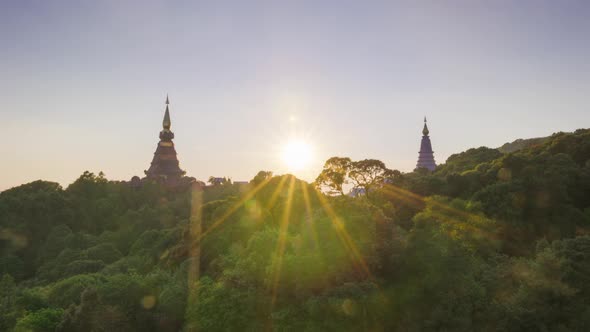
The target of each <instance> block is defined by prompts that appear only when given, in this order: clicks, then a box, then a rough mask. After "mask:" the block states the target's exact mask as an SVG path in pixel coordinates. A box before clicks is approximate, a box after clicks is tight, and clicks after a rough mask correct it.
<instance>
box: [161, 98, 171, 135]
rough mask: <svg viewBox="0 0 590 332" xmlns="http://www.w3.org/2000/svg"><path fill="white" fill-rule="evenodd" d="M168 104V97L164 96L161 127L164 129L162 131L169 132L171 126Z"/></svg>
mask: <svg viewBox="0 0 590 332" xmlns="http://www.w3.org/2000/svg"><path fill="white" fill-rule="evenodd" d="M168 104H170V101H169V100H168V95H166V113H164V120H163V121H162V127H164V130H170V125H171V124H172V123H171V121H170V111H169V110H168Z"/></svg>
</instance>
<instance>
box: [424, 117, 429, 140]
mask: <svg viewBox="0 0 590 332" xmlns="http://www.w3.org/2000/svg"><path fill="white" fill-rule="evenodd" d="M429 133H430V131H429V130H428V126H427V125H426V117H424V128H422V135H424V136H428V134H429Z"/></svg>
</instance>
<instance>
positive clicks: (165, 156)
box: [145, 95, 185, 184]
mask: <svg viewBox="0 0 590 332" xmlns="http://www.w3.org/2000/svg"><path fill="white" fill-rule="evenodd" d="M169 104H170V100H169V99H168V95H166V111H165V112H164V120H163V121H162V131H160V142H159V143H158V146H157V147H156V152H155V153H154V159H152V163H151V165H150V168H149V169H148V170H147V171H145V175H146V176H147V178H148V179H155V180H158V181H164V182H166V183H168V184H175V183H177V182H178V179H180V178H181V177H182V176H183V175H184V174H185V171H183V170H181V169H180V166H179V162H178V158H177V157H176V150H175V149H174V143H173V142H172V140H173V139H174V133H173V132H172V131H171V130H170V126H171V125H172V122H171V121H170V110H169V108H168V105H169Z"/></svg>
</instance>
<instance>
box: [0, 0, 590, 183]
mask: <svg viewBox="0 0 590 332" xmlns="http://www.w3.org/2000/svg"><path fill="white" fill-rule="evenodd" d="M589 17H590V1H542V0H537V1H475V0H466V1H383V2H373V1H343V0H340V1H317V0H316V1H289V2H287V1H209V2H204V1H168V2H164V1H27V0H15V1H9V0H2V1H0V101H1V102H2V105H1V108H0V109H1V111H0V112H2V119H3V139H2V141H1V143H0V156H2V160H1V162H0V174H1V175H0V190H2V189H6V188H9V187H12V186H15V185H18V184H21V183H25V182H29V181H32V180H36V179H46V180H51V181H58V182H60V183H62V184H63V185H67V184H69V183H70V182H72V181H73V180H74V179H75V178H76V177H78V176H79V175H80V174H81V173H82V172H83V171H84V170H91V171H95V172H98V171H100V170H102V171H104V172H105V173H106V175H107V177H109V178H111V179H121V180H126V179H129V178H130V177H131V176H133V175H142V174H143V170H145V169H147V168H148V167H149V163H150V161H151V158H152V155H153V152H154V150H155V148H156V143H157V141H158V132H159V130H160V129H161V120H162V116H163V111H164V99H165V96H166V93H169V94H170V101H171V105H170V106H171V115H172V130H173V131H174V132H175V134H176V139H175V142H176V149H177V152H178V154H179V158H180V162H181V167H182V168H183V169H185V170H186V171H187V172H188V175H191V176H195V177H197V178H199V179H206V178H207V177H208V176H209V175H216V176H230V177H232V178H233V179H234V180H248V179H250V178H252V177H253V176H254V175H255V174H256V172H257V171H258V170H262V169H264V170H272V171H275V172H277V173H282V172H284V171H285V167H284V165H283V164H282V163H281V160H280V158H279V157H278V155H279V151H280V148H281V145H282V144H284V142H286V141H287V140H289V137H291V136H299V137H304V138H305V139H306V140H308V141H310V142H311V143H312V144H313V145H314V149H315V151H314V162H313V163H312V165H310V167H309V169H307V170H304V171H300V172H297V173H296V175H298V176H300V177H302V178H304V179H307V180H311V179H313V178H314V177H315V175H317V173H318V172H319V171H320V169H321V166H322V163H323V161H324V160H325V159H327V158H328V157H330V156H334V155H339V156H349V157H351V158H353V159H362V158H377V159H380V160H383V161H384V162H385V163H386V164H387V165H388V166H389V167H390V168H395V169H400V170H402V171H410V170H411V169H413V167H414V166H415V162H416V158H417V155H418V153H417V152H418V148H419V144H420V136H421V133H420V132H421V129H422V117H423V116H424V115H426V116H428V118H429V127H430V129H431V138H432V143H433V148H434V150H435V158H436V159H437V161H438V162H444V161H445V160H446V158H447V157H448V156H449V155H450V154H452V153H456V152H460V151H463V150H465V149H467V148H469V147H477V146H482V145H485V146H490V147H497V146H499V145H501V144H503V143H505V142H507V141H511V140H514V139H516V138H526V137H536V136H545V135H549V134H551V133H553V132H556V131H572V130H575V129H576V128H581V127H588V125H589V120H590V116H589V114H590V113H589V112H588V108H589V107H588V105H589V99H590V60H589V59H590V19H589Z"/></svg>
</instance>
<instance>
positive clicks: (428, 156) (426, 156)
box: [416, 117, 436, 172]
mask: <svg viewBox="0 0 590 332" xmlns="http://www.w3.org/2000/svg"><path fill="white" fill-rule="evenodd" d="M428 134H429V131H428V126H427V125H426V117H424V129H422V135H423V136H422V142H421V143H420V152H418V163H417V164H416V170H418V169H420V168H426V169H428V170H429V171H431V172H432V171H434V169H435V168H436V162H435V161H434V151H432V144H431V143H430V137H429V136H428Z"/></svg>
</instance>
